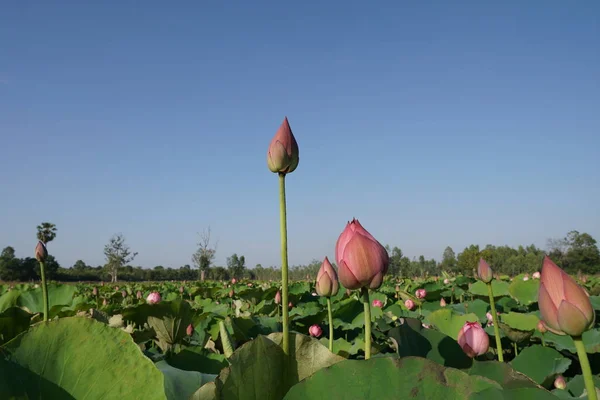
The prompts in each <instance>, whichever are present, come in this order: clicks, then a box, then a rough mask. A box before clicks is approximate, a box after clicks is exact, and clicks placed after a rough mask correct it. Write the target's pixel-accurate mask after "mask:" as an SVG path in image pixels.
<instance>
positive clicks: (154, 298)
mask: <svg viewBox="0 0 600 400" xmlns="http://www.w3.org/2000/svg"><path fill="white" fill-rule="evenodd" d="M146 302H148V304H157V303H160V293H158V292H152V293H150V294H149V295H148V297H146Z"/></svg>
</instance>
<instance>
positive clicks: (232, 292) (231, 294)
mask: <svg viewBox="0 0 600 400" xmlns="http://www.w3.org/2000/svg"><path fill="white" fill-rule="evenodd" d="M234 294H235V292H234V291H233V289H231V290H230V291H229V297H233V295H234Z"/></svg>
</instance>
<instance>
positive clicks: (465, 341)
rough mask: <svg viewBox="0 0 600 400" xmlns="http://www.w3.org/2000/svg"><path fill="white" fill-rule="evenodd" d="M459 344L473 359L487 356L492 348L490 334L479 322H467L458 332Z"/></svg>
mask: <svg viewBox="0 0 600 400" xmlns="http://www.w3.org/2000/svg"><path fill="white" fill-rule="evenodd" d="M458 344H459V345H460V347H461V348H462V349H463V351H464V352H465V354H466V355H467V356H469V357H471V358H473V357H475V356H480V355H482V354H485V353H486V352H487V351H488V348H489V347H490V339H489V337H488V334H487V333H486V332H485V331H484V330H483V328H482V327H481V325H480V324H479V322H468V321H467V322H466V323H465V324H464V326H463V327H462V328H461V329H460V331H459V332H458Z"/></svg>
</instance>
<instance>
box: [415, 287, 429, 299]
mask: <svg viewBox="0 0 600 400" xmlns="http://www.w3.org/2000/svg"><path fill="white" fill-rule="evenodd" d="M425 296H427V290H425V289H417V291H416V292H415V297H416V298H417V299H424V298H425Z"/></svg>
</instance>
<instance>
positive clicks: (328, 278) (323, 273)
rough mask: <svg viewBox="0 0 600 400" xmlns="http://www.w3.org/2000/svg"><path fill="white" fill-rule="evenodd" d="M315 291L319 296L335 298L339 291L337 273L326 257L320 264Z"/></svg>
mask: <svg viewBox="0 0 600 400" xmlns="http://www.w3.org/2000/svg"><path fill="white" fill-rule="evenodd" d="M315 289H316V292H317V294H318V295H319V296H324V297H331V296H335V295H336V294H337V293H338V291H339V289H340V284H339V282H338V276H337V272H335V269H333V266H332V265H331V263H330V262H329V259H328V258H327V257H325V259H324V260H323V262H322V263H321V268H319V272H318V273H317V283H316V285H315Z"/></svg>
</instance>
